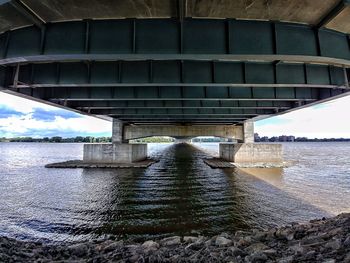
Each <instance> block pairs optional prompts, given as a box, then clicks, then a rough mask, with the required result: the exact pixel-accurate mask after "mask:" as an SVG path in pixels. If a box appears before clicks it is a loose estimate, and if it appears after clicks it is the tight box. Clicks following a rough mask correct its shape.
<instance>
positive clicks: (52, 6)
mask: <svg viewBox="0 0 350 263" xmlns="http://www.w3.org/2000/svg"><path fill="white" fill-rule="evenodd" d="M0 21H1V23H0V65H1V66H0V89H1V91H3V92H7V93H10V94H14V95H17V96H21V97H24V98H27V99H30V100H36V101H40V102H44V103H47V104H50V105H54V106H57V107H60V108H64V109H69V110H72V111H75V112H78V113H81V114H86V115H91V116H96V117H98V118H103V119H106V120H110V121H113V144H112V145H102V146H101V145H99V146H94V145H87V146H86V147H85V152H86V154H84V157H85V159H86V160H90V161H98V162H105V161H106V160H111V161H113V162H126V161H128V162H129V161H136V160H140V159H143V158H145V157H146V156H145V152H146V153H147V148H146V147H147V146H146V145H142V144H138V145H131V144H128V140H129V139H134V138H140V137H147V136H153V135H168V136H174V137H188V136H189V137H192V136H193V137H195V136H198V135H209V136H210V135H212V136H220V137H226V138H234V139H236V140H237V141H238V142H239V143H235V144H232V143H231V144H223V145H222V147H221V150H220V153H221V156H222V157H223V158H225V159H229V160H232V161H245V160H246V159H247V158H245V157H242V156H246V155H247V154H248V155H249V156H250V157H249V160H251V161H256V160H259V161H260V160H262V159H266V160H267V161H268V160H269V156H281V152H280V151H281V150H280V149H281V147H280V146H278V145H277V146H273V145H270V146H269V147H267V146H266V145H261V144H253V142H254V141H253V135H254V124H253V123H254V121H255V120H258V119H262V118H267V117H271V116H276V115H278V114H283V113H287V112H290V111H293V110H297V109H301V108H304V107H308V106H312V105H315V104H317V103H322V102H325V101H328V100H332V99H335V98H339V97H342V96H346V95H348V94H349V93H348V92H349V91H350V89H349V75H350V70H349V67H350V37H349V33H350V0H323V1H314V0H290V1H286V0H276V1H270V0H237V1H230V0H202V1H198V0H162V1H148V0H140V1H132V0H125V1H108V0H99V1H79V0H42V1H35V0H11V1H10V0H0ZM262 147H263V148H262ZM243 150H244V151H245V152H244V153H243V155H242V156H241V155H240V153H241V152H242V151H243ZM116 152H123V153H124V154H123V155H122V156H124V157H122V156H121V155H120V154H116ZM111 156H114V157H113V158H110V157H111ZM273 159H274V160H275V158H273Z"/></svg>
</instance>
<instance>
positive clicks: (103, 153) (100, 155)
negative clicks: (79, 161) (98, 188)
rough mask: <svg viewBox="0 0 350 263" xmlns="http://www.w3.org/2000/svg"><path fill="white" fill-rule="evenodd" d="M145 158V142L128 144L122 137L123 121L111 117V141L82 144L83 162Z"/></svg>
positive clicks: (124, 160)
mask: <svg viewBox="0 0 350 263" xmlns="http://www.w3.org/2000/svg"><path fill="white" fill-rule="evenodd" d="M146 158H147V144H129V143H128V140H125V139H124V123H123V122H121V121H119V120H116V119H113V126H112V143H91V144H85V145H84V156H83V160H84V162H90V163H132V162H137V161H142V160H144V159H146Z"/></svg>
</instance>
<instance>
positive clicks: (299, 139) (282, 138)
mask: <svg viewBox="0 0 350 263" xmlns="http://www.w3.org/2000/svg"><path fill="white" fill-rule="evenodd" d="M254 140H255V142H348V141H350V138H323V139H318V138H314V139H310V138H307V137H295V136H292V135H289V136H286V135H282V136H273V137H267V136H263V137H260V136H259V134H257V133H255V134H254Z"/></svg>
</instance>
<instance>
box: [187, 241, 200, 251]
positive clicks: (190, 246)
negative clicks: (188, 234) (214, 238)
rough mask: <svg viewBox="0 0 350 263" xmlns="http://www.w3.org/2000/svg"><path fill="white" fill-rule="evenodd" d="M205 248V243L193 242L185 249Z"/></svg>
mask: <svg viewBox="0 0 350 263" xmlns="http://www.w3.org/2000/svg"><path fill="white" fill-rule="evenodd" d="M201 248H203V243H198V242H197V243H191V244H189V245H187V246H186V247H185V250H196V251H197V250H200V249H201Z"/></svg>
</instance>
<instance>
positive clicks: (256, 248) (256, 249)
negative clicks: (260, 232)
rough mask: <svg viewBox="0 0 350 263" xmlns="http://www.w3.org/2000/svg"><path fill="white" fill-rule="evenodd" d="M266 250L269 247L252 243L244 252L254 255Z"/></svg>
mask: <svg viewBox="0 0 350 263" xmlns="http://www.w3.org/2000/svg"><path fill="white" fill-rule="evenodd" d="M267 249H269V247H268V246H266V245H265V244H263V243H253V244H251V245H250V246H249V247H247V248H246V249H245V250H246V251H248V252H249V253H255V252H260V251H262V250H267Z"/></svg>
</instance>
